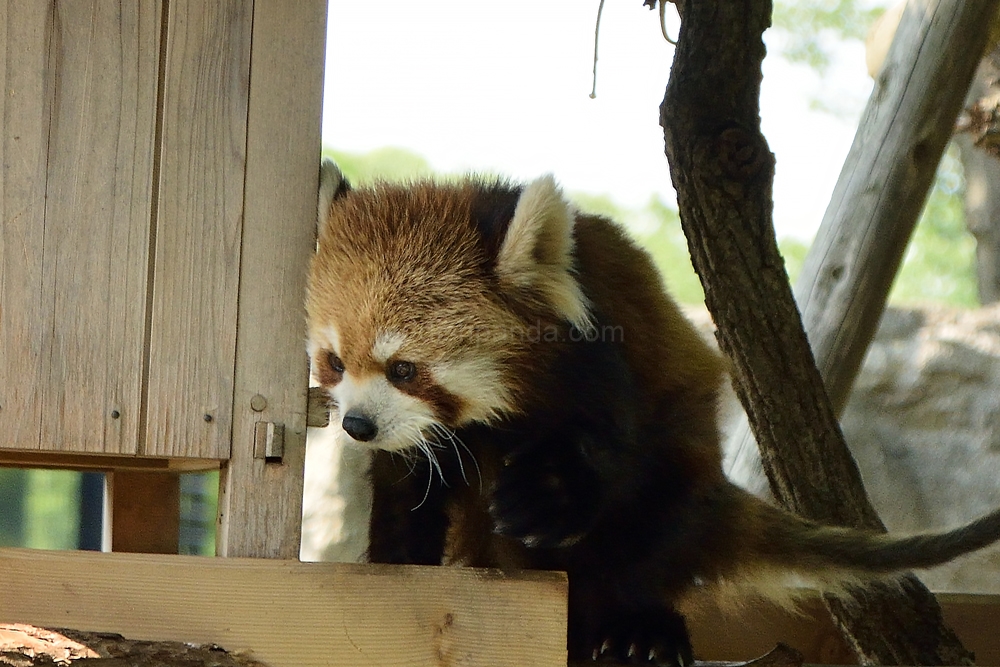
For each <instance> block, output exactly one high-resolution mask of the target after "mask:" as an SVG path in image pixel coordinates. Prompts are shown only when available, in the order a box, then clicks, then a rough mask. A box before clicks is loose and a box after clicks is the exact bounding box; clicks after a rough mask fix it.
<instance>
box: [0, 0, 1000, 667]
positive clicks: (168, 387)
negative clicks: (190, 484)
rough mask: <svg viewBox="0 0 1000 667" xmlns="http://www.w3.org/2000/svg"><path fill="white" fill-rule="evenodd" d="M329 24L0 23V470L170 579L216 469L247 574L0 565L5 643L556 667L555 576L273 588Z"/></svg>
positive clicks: (395, 573) (290, 514)
mask: <svg viewBox="0 0 1000 667" xmlns="http://www.w3.org/2000/svg"><path fill="white" fill-rule="evenodd" d="M325 14H326V3H325V2H324V1H322V0H255V1H253V2H250V1H249V0H219V1H218V2H209V3H202V2H193V1H191V0H172V1H169V2H168V1H167V0H149V1H148V2H142V3H119V4H111V3H107V2H102V1H101V0H75V1H74V2H63V1H59V0H55V1H51V0H19V1H17V2H13V1H11V0H0V34H3V35H5V40H6V41H4V42H3V43H2V44H0V83H2V88H0V90H2V91H3V94H2V95H0V118H2V119H3V122H2V124H0V222H2V226H0V434H2V435H0V465H16V466H47V467H71V468H79V469H94V470H104V471H108V472H110V474H111V477H112V484H111V485H110V505H111V510H112V547H113V550H115V551H138V552H160V553H164V554H166V553H171V552H176V548H177V543H176V539H177V538H176V533H177V525H176V522H177V501H178V479H177V475H178V473H179V472H180V471H186V470H209V469H218V470H220V471H221V473H222V474H221V489H220V509H219V524H218V526H219V532H218V539H217V544H218V551H219V554H220V555H222V556H230V557H252V559H251V558H224V559H204V558H193V557H181V556H177V555H153V554H149V553H146V554H123V553H117V554H89V553H47V552H36V551H29V550H20V549H0V591H2V594H0V620H3V621H5V622H26V623H34V624H39V625H50V626H51V625H71V626H76V627H78V628H80V629H89V630H103V631H114V632H123V633H128V634H132V635H139V636H144V637H146V638H150V639H176V640H184V641H196V642H199V641H201V642H219V643H223V644H225V645H226V646H227V647H228V648H231V649H250V650H252V651H253V652H254V653H255V654H257V655H258V656H259V657H261V658H262V659H264V660H265V661H267V662H268V663H270V664H274V665H279V666H280V665H296V666H299V665H320V664H333V665H360V664H378V665H392V664H440V665H451V664H462V665H470V666H474V665H483V666H486V665H490V666H504V665H511V666H512V667H513V666H515V665H527V664H531V665H540V666H546V665H551V666H555V665H559V664H565V628H566V604H565V602H566V581H565V577H563V576H562V575H558V574H551V573H526V574H520V575H506V574H500V573H496V572H488V571H478V570H462V569H441V568H419V567H412V568H411V567H403V568H392V567H379V566H350V565H326V564H324V565H321V564H304V563H298V562H295V558H296V557H297V554H298V546H299V527H300V516H301V506H300V504H301V497H302V493H301V486H302V466H303V460H304V439H305V430H306V424H307V393H308V392H307V367H306V359H305V355H304V351H303V347H304V346H303V341H304V325H303V314H302V307H301V303H302V294H303V288H304V281H305V267H306V260H307V258H308V255H309V253H310V252H311V249H312V244H313V228H314V218H315V192H316V177H317V163H318V155H319V145H320V137H319V117H320V105H321V94H320V93H321V89H322V62H323V52H324V49H323V45H324V36H325ZM817 618H818V617H817ZM767 622H768V623H772V621H767ZM784 622H785V621H781V622H780V623H779V622H778V621H774V622H773V623H772V624H771V625H766V628H768V629H767V630H763V629H761V626H759V625H758V626H753V625H750V626H741V625H740V624H739V623H736V622H734V623H731V624H727V627H731V628H734V629H739V628H741V627H749V628H754V631H755V632H756V633H757V642H758V644H748V643H745V642H748V641H749V637H751V636H753V635H741V634H739V633H734V634H733V635H730V636H729V637H728V638H729V639H730V640H734V641H737V642H744V643H741V644H737V645H739V646H742V647H746V650H751V651H758V648H757V647H758V646H759V645H760V644H759V643H760V642H762V641H763V642H766V644H765V645H763V646H761V647H760V649H759V652H763V651H764V650H767V649H768V648H770V644H771V643H773V641H775V640H777V639H782V638H785V637H788V636H789V635H788V634H787V632H785V630H781V632H782V633H783V634H779V630H780V628H782V627H784V626H781V623H784ZM717 623H718V621H717V620H716V619H714V618H709V619H708V620H703V621H701V623H700V624H698V623H696V624H695V625H694V633H695V642H696V644H699V645H701V646H705V647H706V649H707V650H709V651H711V650H712V649H710V648H707V647H709V646H710V645H714V646H718V644H717V642H718V641H719V637H718V636H717V633H713V634H714V635H715V636H713V637H712V638H711V641H710V640H709V638H708V637H707V636H706V635H707V634H708V629H709V628H712V627H713V626H716V625H717ZM796 627H797V628H798V630H797V631H796V632H794V633H792V635H791V640H790V641H792V642H793V643H796V642H797V641H798V640H797V639H796V638H799V640H801V642H809V641H812V639H809V638H815V636H816V633H817V632H819V633H821V634H820V635H819V636H821V637H822V638H823V639H822V640H821V641H819V643H818V644H817V646H819V647H820V649H819V650H818V652H815V653H814V654H811V655H809V657H810V658H811V659H817V660H819V659H824V658H827V659H829V658H832V659H833V660H838V659H841V660H842V659H843V657H844V656H845V655H846V654H844V653H843V652H842V651H840V649H836V650H834V649H832V648H830V647H831V646H832V644H830V643H829V641H830V640H829V637H830V633H832V632H833V631H832V629H830V626H829V623H828V622H827V623H826V624H825V625H813V626H809V627H807V628H805V629H803V625H801V624H800V625H799V626H796ZM699 633H701V634H700V635H699ZM983 641H985V640H983ZM968 642H969V644H970V645H972V646H975V643H974V641H973V640H968ZM800 645H801V643H800ZM989 655H1000V652H998V653H990V654H989ZM717 657H726V655H725V654H717ZM734 657H738V656H734Z"/></svg>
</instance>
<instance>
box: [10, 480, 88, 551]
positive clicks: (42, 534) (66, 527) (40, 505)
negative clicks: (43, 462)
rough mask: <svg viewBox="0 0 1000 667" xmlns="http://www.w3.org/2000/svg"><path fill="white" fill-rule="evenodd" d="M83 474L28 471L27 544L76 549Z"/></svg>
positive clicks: (38, 547) (26, 494) (26, 502)
mask: <svg viewBox="0 0 1000 667" xmlns="http://www.w3.org/2000/svg"><path fill="white" fill-rule="evenodd" d="M79 504H80V473H78V472H73V471H70V470H29V471H27V488H26V490H25V501H24V517H25V525H24V536H23V539H24V543H23V546H26V547H30V548H32V549H75V548H76V546H77V540H78V530H79V526H78V521H79V515H80V512H79Z"/></svg>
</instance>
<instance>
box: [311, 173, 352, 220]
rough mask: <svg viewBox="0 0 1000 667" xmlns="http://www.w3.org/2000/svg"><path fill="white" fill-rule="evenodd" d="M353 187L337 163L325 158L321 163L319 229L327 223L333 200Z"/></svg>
mask: <svg viewBox="0 0 1000 667" xmlns="http://www.w3.org/2000/svg"><path fill="white" fill-rule="evenodd" d="M350 189H351V184H350V183H348V182H347V179H346V178H345V177H344V174H343V173H342V172H341V171H340V167H338V166H337V163H336V162H334V161H333V160H331V159H330V158H328V157H325V158H323V161H322V162H320V165H319V202H318V210H317V218H316V221H317V223H318V225H319V229H322V228H323V225H325V224H326V219H327V217H329V215H330V205H331V204H332V203H333V200H335V199H339V198H340V197H343V196H344V195H346V194H347V193H348V192H349V191H350Z"/></svg>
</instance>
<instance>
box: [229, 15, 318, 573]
mask: <svg viewBox="0 0 1000 667" xmlns="http://www.w3.org/2000/svg"><path fill="white" fill-rule="evenodd" d="M325 44H326V2H325V0H256V2H255V3H254V20H253V46H252V61H253V71H252V73H251V87H250V109H249V119H248V127H247V132H248V136H247V172H246V179H247V180H246V199H245V221H244V234H243V262H242V270H241V275H242V278H241V281H240V296H239V303H240V310H239V327H238V332H239V334H238V335H239V338H238V341H237V357H236V393H235V401H234V422H233V450H232V456H231V459H230V461H229V463H228V465H227V466H226V467H225V468H224V474H223V476H222V480H221V484H222V489H221V494H220V499H219V509H220V527H221V530H220V535H219V540H218V545H219V548H218V550H219V553H220V554H222V555H227V556H257V557H272V558H273V557H279V558H296V557H297V556H298V551H299V540H300V525H301V519H302V506H301V503H302V472H303V462H304V459H305V430H306V403H307V400H306V399H307V393H308V365H307V362H306V356H305V347H304V343H303V341H304V340H305V317H304V313H303V307H302V303H303V297H304V293H305V276H306V266H307V263H308V259H309V256H310V254H311V253H312V252H313V247H314V244H315V241H314V238H315V231H314V230H315V217H316V204H315V202H316V187H317V175H318V168H319V167H318V165H319V153H320V141H321V139H320V124H321V123H320V121H321V115H322V99H323V64H324V59H325V55H324V54H325ZM255 396H258V397H262V398H263V400H261V398H257V399H256V400H253V399H254V397H255ZM252 400H253V405H254V407H256V408H260V410H259V411H255V410H254V409H253V408H252V407H251V402H252ZM257 421H271V422H280V423H283V424H284V426H285V429H284V434H285V448H284V451H285V454H284V457H283V459H282V461H281V462H280V463H276V462H267V463H266V462H265V461H264V460H262V459H254V458H253V435H254V424H255V423H256V422H257Z"/></svg>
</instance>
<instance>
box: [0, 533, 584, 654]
mask: <svg viewBox="0 0 1000 667" xmlns="http://www.w3.org/2000/svg"><path fill="white" fill-rule="evenodd" d="M0 588H2V589H3V595H0V619H2V620H3V622H15V623H31V624H33V625H39V626H43V627H44V626H48V627H53V626H54V627H74V628H77V629H81V630H92V631H106V632H117V633H122V634H125V635H127V636H131V637H141V638H144V639H153V640H178V641H187V642H196V643H217V644H220V645H221V646H224V647H225V648H226V649H229V650H249V651H251V652H252V653H253V654H254V655H255V656H256V657H257V658H258V659H260V660H263V661H264V662H266V663H268V664H270V665H273V666H274V667H310V666H313V665H315V666H317V667H319V666H320V665H323V666H325V667H331V666H332V667H339V666H344V667H348V666H349V667H360V666H362V665H379V666H389V665H456V664H461V665H463V666H467V667H477V666H479V667H505V666H509V667H524V665H532V666H533V667H534V666H538V667H546V666H548V667H556V666H560V667H562V666H565V664H566V591H567V586H566V578H565V576H564V575H562V574H558V573H550V572H523V573H516V574H505V573H501V572H498V571H493V570H474V569H469V568H444V567H418V566H385V565H354V564H334V563H299V562H294V561H277V560H268V559H242V558H204V557H196V556H156V555H149V554H97V553H84V552H76V553H68V552H52V551H34V550H28V549H0Z"/></svg>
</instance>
